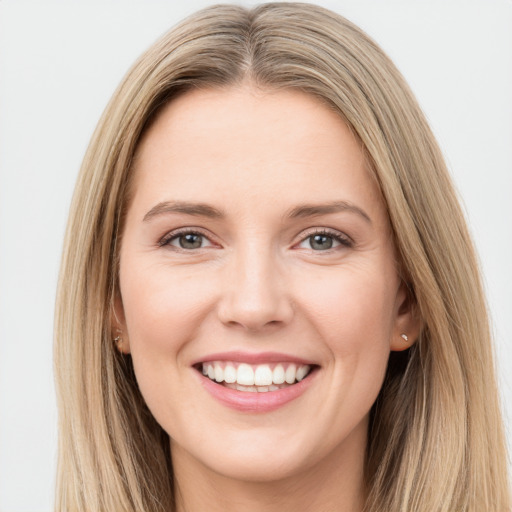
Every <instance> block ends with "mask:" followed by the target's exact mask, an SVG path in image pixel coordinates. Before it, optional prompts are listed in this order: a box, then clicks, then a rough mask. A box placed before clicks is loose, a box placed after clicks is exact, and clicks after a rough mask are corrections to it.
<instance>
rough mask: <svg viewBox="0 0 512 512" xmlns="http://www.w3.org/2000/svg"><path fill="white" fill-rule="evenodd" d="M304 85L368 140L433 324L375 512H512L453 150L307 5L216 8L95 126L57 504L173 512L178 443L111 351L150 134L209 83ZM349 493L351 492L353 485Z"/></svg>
mask: <svg viewBox="0 0 512 512" xmlns="http://www.w3.org/2000/svg"><path fill="white" fill-rule="evenodd" d="M243 80H251V81H252V82H253V83H255V84H256V85H259V86H262V87H265V88H271V89H277V88H284V89H299V90H301V91H304V92H306V93H308V94H312V95H315V96H316V97H318V98H321V99H322V100H323V101H324V102H326V103H327V104H328V105H330V107H331V108H333V109H335V110H336V111H337V112H338V113H339V115H340V116H342V118H343V119H344V120H345V121H346V122H347V124H348V125H349V126H350V127H351V129H352V130H353V132H354V133H355V134H356V136H357V137H358V138H359V139H360V141H361V143H362V145H363V147H364V149H365V152H366V155H367V159H368V167H369V168H370V170H371V171H372V173H373V175H374V176H375V179H376V180H377V182H378V184H379V187H380V189H381V192H382V196H383V198H384V200H385V202H386V204H387V208H388V212H389V218H390V221H391V225H392V228H393V233H394V237H395V244H396V248H397V252H398V255H399V260H400V267H401V273H402V277H403V279H404V280H405V281H406V282H407V284H408V286H409V289H410V293H411V297H413V299H414V300H415V301H416V303H417V308H418V311H419V313H420V315H421V318H422V323H423V327H422V331H421V335H420V337H419V339H418V340H417V342H416V343H415V344H414V346H412V347H411V348H410V349H409V350H408V351H406V352H404V353H393V354H392V355H391V357H390V361H389V366H388V371H387V375H386V379H385V382H384V386H383V388H382V390H381V393H380V395H379V397H378V399H377V402H376V404H375V405H374V407H373V409H372V412H371V423H370V429H369V433H368V448H367V456H366V474H365V478H366V485H367V491H368V498H367V503H366V508H365V510H366V512H377V511H383V510H385V511H386V512H399V511H400V512H411V511H414V512H459V511H467V512H482V511H495V512H505V511H508V510H509V508H510V501H509V491H508V482H507V462H506V449H505V443H504V436H503V429H502V420H501V415H500V408H499V402H498V393H497V389H496V382H495V369H494V362H493V353H492V347H491V342H490V334H489V327H488V318H487V312H486V304H485V301H484V296H483V292H482V285H481V281H480V277H479V271H478V265H477V260H476V257H475V253H474V250H473V246H472V243H471V241H470V238H469V236H468V231H467V227H466V224H465V220H464V217H463V215H462V213H461V209H460V207H459V204H458V199H457V197H456V194H455V192H454V189H453V186H452V184H451V181H450V178H449V176H448V173H447V170H446V166H445V163H444V162H443V158H442V155H441V153H440V151H439V148H438V146H437V144H436V142H435V140H434V137H433V135H432V133H431V131H430V129H429V127H428V125H427V122H426V121H425V118H424V116H423V114H422V112H421V111H420V108H419V107H418V105H417V103H416V101H415V99H414V97H413V96H412V94H411V92H410V90H409V88H408V86H407V85H406V83H405V82H404V80H403V78H402V76H401V75H400V74H399V72H398V71H397V70H396V68H395V67H394V65H393V64H392V63H391V61H390V60H389V59H388V58H387V57H386V55H385V54H384V53H383V52H382V51H381V50H380V49H379V48H378V46H377V45H376V44H375V43H374V42H373V41H372V40H371V39H370V38H368V36H367V35H365V34H364V33H363V32H362V31H361V30H360V29H359V28H357V27H356V26H354V25H353V24H351V23H350V22H348V21H347V20H345V19H344V18H342V17H341V16H338V15H336V14H334V13H332V12H330V11H328V10H326V9H323V8H321V7H317V6H313V5H309V4H302V3H274V4H272V3H271V4H264V5H260V6H257V7H255V8H254V9H252V10H247V9H244V8H242V7H236V6H229V5H218V6H214V7H211V8H208V9H204V10H202V11H200V12H198V13H196V14H195V15H193V16H192V17H190V18H188V19H186V20H185V21H184V22H182V23H181V24H179V25H178V26H177V27H175V28H174V29H172V30H171V31H170V32H169V33H167V34H166V35H165V36H164V37H163V38H162V39H161V40H159V41H158V42H157V43H156V44H154V45H153V46H152V47H151V48H150V49H149V50H148V51H147V52H146V53H145V54H144V55H143V56H142V57H141V58H140V59H139V60H138V61H137V62H136V63H135V65H134V66H133V68H132V69H131V70H130V71H129V72H128V74H127V75H126V77H125V79H124V80H123V82H122V83H121V85H120V87H119V88H118V90H117V91H116V93H115V94H114V96H113V98H112V100H111V101H110V103H109V105H108V107H107V108H106V110H105V112H104V114H103V116H102V118H101V120H100V122H99V125H98V127H97V129H96V131H95V133H94V136H93V138H92V141H91V143H90V146H89V149H88V151H87V153H86V156H85V159H84V162H83V166H82V169H81V172H80V175H79V178H78V183H77V186H76V190H75V195H74V198H73V203H72V208H71V213H70V218H69V223H68V228H67V233H66V240H65V249H64V256H63V261H62V270H61V275H60V283H59V292H58V302H57V310H56V335H55V372H56V380H57V389H58V401H59V411H60V422H59V426H60V442H59V463H58V477H57V496H56V509H57V510H58V511H62V512H75V511H76V512H78V511H80V512H85V511H87V512H105V511H106V510H115V511H116V512H124V511H126V512H128V511H130V512H135V511H137V512H140V511H147V512H156V511H164V510H165V511H169V509H170V508H171V509H174V505H173V503H174V502H173V476H172V461H171V459H170V449H169V439H168V437H167V435H166V434H165V432H164V431H163V430H162V429H161V427H160V426H159V425H158V424H157V423H156V421H155V420H154V418H153V417H152V415H151V414H150V412H149V410H148V409H147V407H146V405H145V403H144V400H143V398H142V397H141V395H140V392H139V390H138V387H137V384H136V380H135V376H134V372H133V367H132V364H131V359H130V356H125V355H121V354H120V353H119V352H118V351H117V350H116V349H115V346H114V344H113V343H112V337H113V333H112V328H111V324H112V322H111V320H112V319H111V314H112V313H111V311H112V302H113V298H114V296H115V294H116V293H117V285H118V284H117V279H118V277H117V275H118V271H117V270H118V269H117V267H118V250H119V245H120V235H121V233H122V227H123V218H124V214H125V212H126V208H127V205H128V203H129V197H128V195H129V194H128V192H129V188H130V187H129V184H130V178H131V163H132V160H133V157H134V154H135V151H136V148H137V143H138V141H139V139H140V136H141V133H142V132H143V130H144V129H145V128H146V127H147V126H148V125H149V123H150V122H151V120H152V119H153V117H154V115H155V113H156V112H158V110H159V109H160V108H161V107H162V105H164V104H165V103H166V102H168V101H171V100H172V98H173V97H175V96H176V95H177V94H180V93H181V92H183V91H185V90H188V89H190V88H194V87H227V86H233V85H237V84H239V83H241V82H242V81H243ZM340 485H341V484H340Z"/></svg>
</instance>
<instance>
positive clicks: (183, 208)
mask: <svg viewBox="0 0 512 512" xmlns="http://www.w3.org/2000/svg"><path fill="white" fill-rule="evenodd" d="M346 211H348V212H352V213H355V214H357V215H359V216H360V217H362V218H363V219H365V220H366V221H367V222H369V223H370V224H371V223H372V221H371V219H370V216H369V215H368V214H367V213H366V212H365V211H364V210H363V209H361V208H359V207H358V206H356V205H355V204H352V203H349V202H348V201H333V202H330V203H327V204H302V205H299V206H295V207H294V208H292V209H291V210H288V211H287V212H286V213H285V215H284V218H289V219H296V218H305V217H318V216H320V215H328V214H331V213H339V212H346ZM167 213H182V214H185V215H193V216H196V217H207V218H211V219H223V218H225V217H226V215H225V213H224V212H223V211H221V210H219V209H217V208H215V207H213V206H211V205H209V204H205V203H190V202H186V201H163V202H161V203H158V204H157V205H155V206H153V208H151V210H149V211H148V212H147V213H146V215H144V218H143V219H142V220H143V222H147V221H149V220H151V219H153V218H154V217H157V216H159V215H164V214H167Z"/></svg>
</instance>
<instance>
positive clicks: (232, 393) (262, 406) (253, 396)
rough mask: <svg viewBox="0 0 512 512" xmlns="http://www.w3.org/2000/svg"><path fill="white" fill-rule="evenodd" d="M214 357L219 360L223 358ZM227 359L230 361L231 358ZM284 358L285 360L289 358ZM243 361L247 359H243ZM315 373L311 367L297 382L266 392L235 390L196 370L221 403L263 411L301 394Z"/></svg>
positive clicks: (253, 411)
mask: <svg viewBox="0 0 512 512" xmlns="http://www.w3.org/2000/svg"><path fill="white" fill-rule="evenodd" d="M215 359H216V360H219V359H223V358H215ZM228 360H230V361H232V360H233V359H228ZM280 360H283V359H280ZM284 360H285V361H286V360H289V359H284ZM244 361H247V360H246V359H244ZM266 361H268V359H266ZM317 373H318V372H317V371H316V369H313V371H312V372H311V373H310V374H309V375H308V376H307V377H306V378H305V379H304V380H301V381H300V382H298V383H297V384H293V386H289V387H286V388H283V389H278V390H276V391H268V392H266V393H256V392H255V393H251V392H247V391H237V390H236V389H231V388H227V387H224V386H222V385H221V384H217V383H216V382H213V381H212V380H210V379H209V378H208V377H205V376H204V375H202V374H201V373H199V372H197V376H198V378H199V379H200V381H201V384H202V385H203V386H204V388H205V389H206V391H208V392H209V393H210V394H211V395H212V396H213V397H214V398H215V399H216V400H218V401H219V402H220V403H222V404H223V405H226V406H227V407H230V408H231V409H235V410H237V411H241V412H246V413H263V412H270V411H274V410H276V409H279V407H282V406H283V405H285V404H287V403H288V402H291V401H292V400H295V399H296V398H298V397H299V396H301V395H302V394H303V393H304V392H305V391H306V390H307V389H308V388H309V386H310V385H311V384H312V382H313V381H314V379H315V377H316V374H317Z"/></svg>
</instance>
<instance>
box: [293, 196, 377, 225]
mask: <svg viewBox="0 0 512 512" xmlns="http://www.w3.org/2000/svg"><path fill="white" fill-rule="evenodd" d="M339 212H352V213H355V214H357V215H359V216H361V217H362V218H363V219H365V220H366V221H367V222H369V223H370V224H371V223H372V220H371V219H370V216H369V215H368V214H367V213H366V212H365V211H364V210H363V209H361V208H359V206H356V205H355V204H352V203H350V202H348V201H333V202H331V203H327V204H304V205H299V206H296V207H294V208H292V209H291V210H289V211H288V212H287V213H286V214H285V217H288V218H291V219H296V218H303V217H317V216H320V215H328V214H330V213H339Z"/></svg>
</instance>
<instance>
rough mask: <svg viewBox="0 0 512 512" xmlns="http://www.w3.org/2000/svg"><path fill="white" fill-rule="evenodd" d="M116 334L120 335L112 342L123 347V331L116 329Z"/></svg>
mask: <svg viewBox="0 0 512 512" xmlns="http://www.w3.org/2000/svg"><path fill="white" fill-rule="evenodd" d="M116 333H119V334H118V335H117V336H116V337H115V338H114V339H113V340H112V341H113V342H114V343H115V344H116V345H117V346H119V345H122V344H123V338H121V336H120V335H121V334H122V333H123V331H121V329H116Z"/></svg>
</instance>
